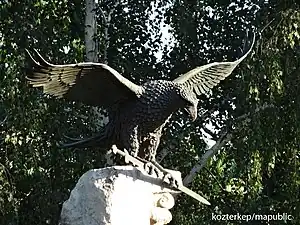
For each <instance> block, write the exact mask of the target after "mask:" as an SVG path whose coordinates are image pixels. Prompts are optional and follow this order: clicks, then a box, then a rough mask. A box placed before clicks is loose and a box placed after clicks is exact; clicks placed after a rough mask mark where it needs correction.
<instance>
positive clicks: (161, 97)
mask: <svg viewBox="0 0 300 225" xmlns="http://www.w3.org/2000/svg"><path fill="white" fill-rule="evenodd" d="M253 44H254V38H253V41H252V44H251V46H250V48H249V50H248V51H247V52H246V53H245V54H244V55H243V56H242V57H241V58H240V59H238V60H236V61H234V62H214V63H210V64H207V65H204V66H200V67H197V68H195V69H193V70H191V71H189V72H187V73H185V74H183V75H181V76H179V77H178V78H176V79H175V80H173V81H167V80H153V81H149V82H146V83H144V84H142V85H137V84H134V83H133V82H131V81H130V80H128V79H126V78H125V77H123V76H122V75H121V74H120V73H118V72H117V71H116V70H114V69H113V68H111V67H110V66H108V65H106V64H102V63H92V62H84V63H77V64H66V65H54V64H51V63H49V62H47V61H46V60H45V59H44V58H43V57H42V56H41V55H40V54H39V53H38V52H37V51H36V50H35V51H34V52H33V53H34V54H31V53H30V52H29V51H27V53H28V55H29V56H30V58H31V67H30V69H29V70H28V72H27V79H28V81H29V83H30V84H31V85H32V86H33V87H42V88H43V92H44V93H45V94H48V95H51V96H54V97H56V98H65V99H67V100H70V101H77V102H82V103H84V104H87V105H91V106H98V107H102V108H104V109H106V110H107V112H108V115H109V122H108V124H107V125H106V126H105V127H104V129H103V130H101V131H99V133H98V134H97V135H95V136H93V137H90V138H85V139H82V140H78V141H74V142H72V143H69V144H65V145H64V146H63V147H74V148H87V147H93V146H103V145H104V144H105V145H106V146H112V145H116V146H117V148H118V149H126V150H127V151H128V153H129V154H130V155H131V156H133V157H135V158H138V159H140V160H143V161H144V162H151V163H154V164H155V165H157V166H158V167H159V168H160V170H163V167H161V166H159V164H158V163H157V162H156V161H155V155H156V151H157V148H158V145H159V142H160V138H161V135H162V129H163V127H164V126H165V124H166V123H167V122H168V120H169V119H170V117H171V115H172V114H173V113H174V112H176V111H177V110H179V109H181V108H182V109H185V110H186V111H187V112H188V113H189V115H190V117H191V119H192V120H193V121H194V120H196V118H197V105H198V99H197V96H199V95H201V94H203V93H205V92H207V91H208V90H209V89H211V88H213V87H214V86H216V85H217V84H219V83H220V81H221V80H224V79H225V78H226V77H227V76H229V75H230V74H231V73H232V71H233V70H234V69H235V68H236V66H237V65H239V63H240V62H242V61H243V60H244V59H245V58H246V57H247V55H248V54H249V52H250V51H251V49H252V47H253Z"/></svg>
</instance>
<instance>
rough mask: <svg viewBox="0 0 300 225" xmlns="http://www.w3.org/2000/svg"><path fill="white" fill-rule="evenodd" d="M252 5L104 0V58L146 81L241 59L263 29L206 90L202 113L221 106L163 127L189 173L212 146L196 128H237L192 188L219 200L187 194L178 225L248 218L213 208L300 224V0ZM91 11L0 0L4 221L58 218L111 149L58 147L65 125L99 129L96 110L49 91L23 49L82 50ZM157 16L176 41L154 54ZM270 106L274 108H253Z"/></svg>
mask: <svg viewBox="0 0 300 225" xmlns="http://www.w3.org/2000/svg"><path fill="white" fill-rule="evenodd" d="M247 5H248V6H249V7H243V6H244V3H243V2H242V1H221V0H220V1H181V0H174V1H160V0H157V1H146V0H140V1H127V2H124V1H120V4H117V5H115V2H114V1H110V0H106V1H101V4H99V7H101V9H102V10H103V11H104V12H109V11H110V10H112V9H113V8H114V7H116V8H115V10H114V12H113V14H112V15H111V16H112V20H111V24H110V25H109V29H108V31H109V32H108V34H109V35H108V38H109V45H108V49H107V56H108V63H109V65H111V66H112V67H114V68H115V69H117V70H118V71H120V72H122V74H124V76H125V77H128V78H130V79H132V80H133V81H135V82H136V83H139V84H140V83H142V82H144V81H146V80H150V79H162V78H163V79H173V78H175V77H177V76H178V75H179V74H181V73H184V72H187V71H188V70H189V69H192V68H194V67H196V66H199V65H202V64H205V63H208V62H212V61H222V60H233V59H236V58H237V57H239V56H241V54H242V53H241V51H240V50H239V48H240V47H241V46H242V45H243V40H244V38H245V36H246V29H250V30H252V29H253V27H256V28H257V29H258V31H261V34H259V35H258V37H257V42H256V44H255V50H254V52H255V54H252V55H251V57H249V59H247V60H246V61H245V62H243V63H242V64H241V65H240V66H239V67H238V68H237V69H236V70H235V72H234V73H233V74H232V76H230V77H229V79H226V80H225V81H223V82H222V83H221V85H220V86H219V87H217V88H214V89H213V93H212V94H210V96H205V95H204V96H201V98H200V106H199V112H202V111H203V110H212V111H215V112H217V113H214V114H213V115H210V116H209V117H203V118H201V117H200V118H199V119H198V120H197V121H196V122H194V123H191V122H190V121H189V120H188V119H187V118H186V116H185V114H183V112H178V113H176V114H175V115H174V116H173V119H172V121H171V122H170V123H169V124H168V128H167V129H165V131H164V132H165V136H164V137H163V140H162V142H161V147H160V148H161V149H162V148H167V149H168V150H169V151H171V152H170V153H169V154H168V155H167V157H166V158H165V160H164V161H163V164H164V165H165V166H166V167H168V168H172V169H179V170H180V171H182V173H183V175H185V174H187V173H188V172H189V171H190V169H191V168H192V167H193V166H194V165H195V164H196V163H198V161H199V159H200V158H201V156H202V155H203V154H204V153H205V151H206V144H205V141H204V138H203V135H202V132H201V130H202V129H203V128H204V126H205V125H206V124H208V123H210V124H212V126H214V131H215V132H222V131H224V130H227V131H228V132H230V133H232V134H233V138H232V139H231V141H230V142H229V143H228V144H227V145H226V146H225V147H224V148H222V149H220V150H219V151H218V153H217V154H216V155H215V156H214V157H213V158H212V159H211V160H209V161H208V163H207V165H206V167H205V168H204V169H202V170H201V171H200V173H199V175H198V176H197V177H196V178H195V179H194V181H193V183H192V186H191V188H192V189H193V190H194V191H196V192H199V193H203V194H205V195H206V196H207V197H208V199H209V201H210V202H211V203H212V206H211V207H207V206H203V205H199V204H198V203H197V202H195V201H194V200H193V199H190V198H188V197H186V196H183V195H182V196H180V197H179V199H178V200H177V204H176V207H175V208H174V210H173V217H174V219H173V221H172V224H191V225H192V224H212V223H213V224H237V223H240V224H243V221H227V222H224V221H212V219H211V214H212V213H216V214H226V213H229V214H235V213H240V214H251V213H256V214H276V213H284V212H285V213H289V214H292V215H293V216H294V220H293V221H289V224H299V221H300V218H299V215H300V213H299V212H300V204H299V198H300V196H299V194H300V193H299V189H300V163H299V158H300V153H299V143H300V140H299V137H300V135H299V134H300V124H299V121H300V118H299V117H300V105H299V102H300V99H299V98H300V97H299V96H300V95H299V93H300V90H299V87H300V85H299V82H300V79H299V77H300V63H299V58H300V57H299V56H300V52H299V32H300V31H299V26H300V11H299V3H296V1H292V0H290V1H284V0H280V1H265V2H262V1H254V0H253V1H247ZM154 6H155V7H154ZM165 10H166V12H165V13H164V11H165ZM153 12H155V14H153ZM84 13H85V12H84V2H83V1H79V0H76V1H67V0H55V1H41V0H34V1H23V2H20V1H15V0H12V1H4V2H1V3H0V15H1V23H0V62H1V63H0V71H1V74H0V116H1V117H0V121H2V115H4V116H3V118H4V117H5V115H7V116H8V117H7V119H6V121H5V122H4V123H0V142H1V145H0V224H57V221H58V217H59V213H60V209H61V205H62V203H63V202H64V201H65V200H66V199H67V198H68V196H69V193H70V190H71V189H72V188H73V187H74V185H75V183H76V181H77V180H78V178H79V177H80V176H81V175H82V174H83V173H84V172H86V171H87V170H88V169H91V168H96V167H102V166H104V163H105V158H104V156H103V155H104V152H99V151H97V149H95V150H91V151H88V152H87V151H72V150H61V149H59V148H57V144H58V143H59V142H60V141H61V140H62V139H63V134H69V135H72V136H76V135H79V134H87V135H90V134H92V133H93V132H94V131H95V128H94V127H93V121H91V120H92V119H90V118H88V116H87V115H88V112H90V108H89V107H87V106H83V105H81V104H74V103H69V102H65V101H63V100H55V99H52V98H49V97H44V96H42V95H41V92H40V91H39V90H33V89H30V88H29V87H28V85H27V84H26V82H25V78H24V76H25V70H24V68H25V67H26V63H25V62H26V60H25V54H24V49H25V48H36V49H38V50H39V51H40V52H41V53H42V54H43V55H45V56H46V58H47V59H49V61H51V62H53V63H60V64H62V63H71V62H76V61H77V62H79V61H82V60H83V58H84V56H83V53H84ZM97 15H98V17H97V21H98V31H99V37H97V39H98V41H99V46H100V51H99V58H100V59H101V58H102V55H103V50H104V46H107V44H108V42H107V40H106V39H105V35H104V28H105V23H104V20H103V18H102V17H101V15H100V13H98V14H97ZM153 15H155V17H154V19H153V18H152V19H150V17H153ZM162 20H164V22H165V23H166V24H167V25H169V26H170V28H171V31H170V32H171V34H172V35H173V36H174V38H175V43H174V48H172V49H171V51H170V49H169V48H168V47H169V46H166V47H165V48H164V52H163V53H164V55H163V58H162V59H161V60H160V61H159V62H158V61H157V58H156V57H155V54H156V53H157V52H158V51H159V50H160V49H161V46H162V45H163V43H162V40H161V35H162V33H161V30H160V29H161V28H160V21H162ZM149 25H151V26H149ZM264 104H268V105H270V106H271V107H269V108H266V109H264V110H258V111H257V109H259V108H261V106H262V105H264ZM233 105H234V107H232V106H233ZM200 115H201V113H200ZM245 115H247V116H246V117H241V116H245ZM215 136H216V138H218V134H216V135H215ZM249 223H251V224H252V223H253V224H256V223H258V221H251V222H249ZM281 223H284V222H283V221H276V223H274V224H281Z"/></svg>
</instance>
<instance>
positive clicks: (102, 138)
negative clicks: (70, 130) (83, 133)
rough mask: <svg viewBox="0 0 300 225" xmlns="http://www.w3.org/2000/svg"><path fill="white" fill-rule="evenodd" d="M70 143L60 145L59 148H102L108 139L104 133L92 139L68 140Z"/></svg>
mask: <svg viewBox="0 0 300 225" xmlns="http://www.w3.org/2000/svg"><path fill="white" fill-rule="evenodd" d="M67 139H69V140H71V141H72V142H69V143H65V144H62V145H60V146H59V147H60V148H91V147H104V146H105V145H106V144H107V140H108V137H107V135H106V134H105V133H100V134H97V135H95V136H92V137H88V138H82V139H75V138H69V137H67Z"/></svg>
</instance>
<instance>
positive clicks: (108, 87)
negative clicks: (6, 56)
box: [26, 50, 142, 107]
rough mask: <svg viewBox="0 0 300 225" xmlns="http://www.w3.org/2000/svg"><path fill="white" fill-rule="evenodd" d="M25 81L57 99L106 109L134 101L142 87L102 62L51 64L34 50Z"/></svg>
mask: <svg viewBox="0 0 300 225" xmlns="http://www.w3.org/2000/svg"><path fill="white" fill-rule="evenodd" d="M26 51H27V53H28V55H29V56H30V58H31V61H32V62H31V63H32V67H31V68H30V69H29V71H28V73H27V77H26V78H27V80H28V81H29V84H31V85H32V86H33V87H43V92H44V93H46V94H49V95H52V96H55V97H57V98H66V99H68V100H71V101H79V102H82V103H85V104H88V105H92V106H102V107H109V106H111V105H113V104H115V103H117V102H118V101H122V100H126V99H127V100H131V99H136V98H137V97H138V96H139V94H140V93H141V91H142V87H140V86H138V85H136V84H134V83H132V82H131V81H129V80H128V79H126V78H125V77H123V76H122V75H121V74H119V73H118V72H117V71H116V70H114V69H113V68H111V67H109V66H108V65H106V64H101V63H90V62H87V63H78V64H66V65H53V64H50V63H48V62H47V61H46V60H45V59H44V58H43V57H42V56H41V55H40V54H39V53H38V52H37V51H36V50H35V56H36V58H34V57H33V56H32V55H31V54H30V52H29V51H28V50H26Z"/></svg>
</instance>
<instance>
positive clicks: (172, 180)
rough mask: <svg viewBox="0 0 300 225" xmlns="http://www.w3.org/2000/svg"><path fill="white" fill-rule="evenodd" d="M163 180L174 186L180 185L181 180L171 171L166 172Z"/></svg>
mask: <svg viewBox="0 0 300 225" xmlns="http://www.w3.org/2000/svg"><path fill="white" fill-rule="evenodd" d="M163 182H165V183H167V184H169V185H171V186H172V187H174V188H178V187H179V182H178V180H176V178H175V177H174V176H173V175H172V174H171V173H164V176H163Z"/></svg>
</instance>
